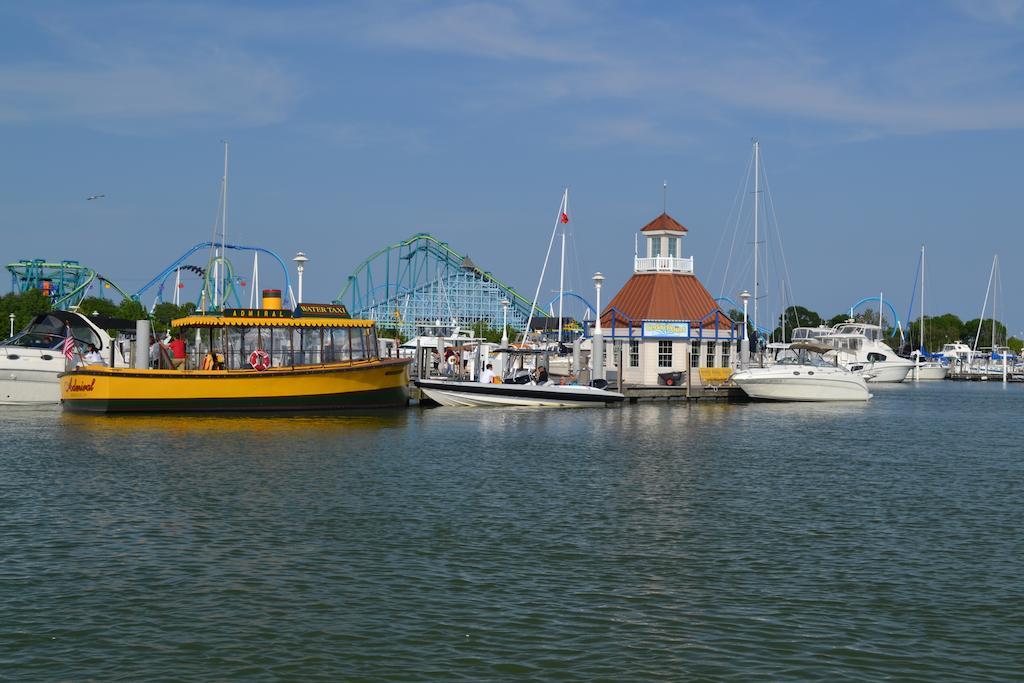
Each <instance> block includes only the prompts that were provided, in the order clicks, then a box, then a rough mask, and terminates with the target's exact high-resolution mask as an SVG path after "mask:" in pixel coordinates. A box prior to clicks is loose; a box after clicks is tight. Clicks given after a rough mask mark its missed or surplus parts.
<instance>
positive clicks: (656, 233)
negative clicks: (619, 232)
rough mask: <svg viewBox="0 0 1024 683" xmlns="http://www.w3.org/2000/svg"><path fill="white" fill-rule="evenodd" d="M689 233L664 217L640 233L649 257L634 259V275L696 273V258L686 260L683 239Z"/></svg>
mask: <svg viewBox="0 0 1024 683" xmlns="http://www.w3.org/2000/svg"><path fill="white" fill-rule="evenodd" d="M687 232H688V231H687V229H686V228H685V227H684V226H683V224H682V223H680V222H679V221H677V220H676V219H674V218H672V216H669V215H668V214H667V213H663V214H661V215H660V216H658V217H657V218H655V219H654V220H653V221H651V222H650V223H648V224H647V225H645V226H644V227H642V228H641V229H640V234H642V235H643V237H644V247H645V249H646V250H647V251H646V254H647V255H646V256H644V257H641V256H640V254H639V253H637V254H636V255H635V257H634V259H633V272H635V273H688V274H692V273H693V257H690V258H683V237H684V236H685V235H686V233H687Z"/></svg>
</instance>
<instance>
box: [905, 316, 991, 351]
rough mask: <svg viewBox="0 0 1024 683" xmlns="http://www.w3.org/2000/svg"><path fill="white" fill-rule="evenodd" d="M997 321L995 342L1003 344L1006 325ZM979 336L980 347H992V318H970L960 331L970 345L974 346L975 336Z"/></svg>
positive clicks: (926, 332) (963, 338)
mask: <svg viewBox="0 0 1024 683" xmlns="http://www.w3.org/2000/svg"><path fill="white" fill-rule="evenodd" d="M978 323H981V333H980V334H979V333H978ZM995 323H996V341H995V343H996V344H997V345H999V346H1002V345H1003V340H1004V339H1006V325H1004V324H1003V323H1001V322H999V321H998V320H996V321H995ZM925 334H929V332H928V329H927V328H926V329H925ZM976 336H977V337H978V348H979V349H981V348H985V347H991V346H992V345H993V344H992V318H985V319H984V320H982V319H980V318H975V319H974V320H968V321H967V322H965V323H964V325H963V329H962V330H961V332H960V338H961V339H962V340H963V341H964V343H965V344H967V345H968V346H972V347H973V346H974V338H975V337H976Z"/></svg>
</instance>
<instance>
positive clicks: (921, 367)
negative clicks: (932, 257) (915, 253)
mask: <svg viewBox="0 0 1024 683" xmlns="http://www.w3.org/2000/svg"><path fill="white" fill-rule="evenodd" d="M924 328H925V318H924V245H923V244H922V245H921V348H920V349H919V350H917V351H914V352H913V353H912V354H910V355H911V356H912V357H913V358H914V367H913V369H911V371H910V376H911V377H912V378H913V379H914V381H915V382H917V381H920V380H935V379H946V373H948V372H949V366H948V365H946V364H943V363H941V362H939V361H932V360H922V357H923V356H924V354H926V353H928V351H927V347H926V346H925V343H924V340H925V333H924Z"/></svg>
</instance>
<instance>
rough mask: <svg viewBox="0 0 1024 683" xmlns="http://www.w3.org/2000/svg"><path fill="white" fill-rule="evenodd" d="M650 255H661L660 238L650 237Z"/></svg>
mask: <svg viewBox="0 0 1024 683" xmlns="http://www.w3.org/2000/svg"><path fill="white" fill-rule="evenodd" d="M651 256H654V257H657V256H661V238H660V237H654V238H652V239H651Z"/></svg>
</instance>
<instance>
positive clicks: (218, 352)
mask: <svg viewBox="0 0 1024 683" xmlns="http://www.w3.org/2000/svg"><path fill="white" fill-rule="evenodd" d="M265 301H266V300H265ZM264 305H265V307H264V308H260V309H225V310H224V311H222V312H219V313H217V314H213V315H192V316H189V317H187V318H181V319H178V320H175V321H173V322H172V323H171V325H172V327H173V328H174V329H175V330H176V331H177V333H178V335H177V337H178V339H180V340H182V341H184V342H185V344H186V348H185V353H184V354H181V353H180V351H181V344H180V342H176V344H177V346H178V351H179V353H178V354H172V353H169V350H168V349H167V347H164V346H162V345H161V346H159V347H157V346H154V347H152V351H150V347H149V346H148V344H144V345H143V346H139V347H138V349H137V351H136V356H137V357H140V358H141V357H142V356H143V355H144V356H145V357H144V359H142V360H141V362H136V363H133V365H134V367H133V368H109V367H105V366H102V365H89V366H85V367H79V368H76V369H74V370H72V371H70V372H66V373H64V374H62V375H61V380H60V381H61V401H62V403H63V406H64V409H65V410H68V411H72V412H89V413H119V412H202V411H240V412H246V411H292V410H337V409H347V408H383V407H393V406H403V405H406V403H407V402H408V397H409V394H408V382H409V379H408V365H409V363H410V362H411V361H410V360H409V359H405V358H381V357H380V352H379V350H378V344H377V333H376V328H375V325H374V323H373V321H371V320H353V319H351V318H349V316H348V312H347V311H346V310H345V307H344V306H340V305H335V304H298V305H297V306H296V309H295V310H294V311H289V310H281V309H280V308H273V307H270V308H267V307H266V303H265V304H264ZM147 336H148V335H147ZM172 346H173V344H172ZM157 351H159V353H156V352H157ZM150 353H152V354H153V357H154V360H153V361H152V362H150V360H149V359H150ZM174 355H179V356H180V355H184V358H175V357H173V356H174ZM140 365H142V366H143V367H142V368H140V367H139V366H140Z"/></svg>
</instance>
